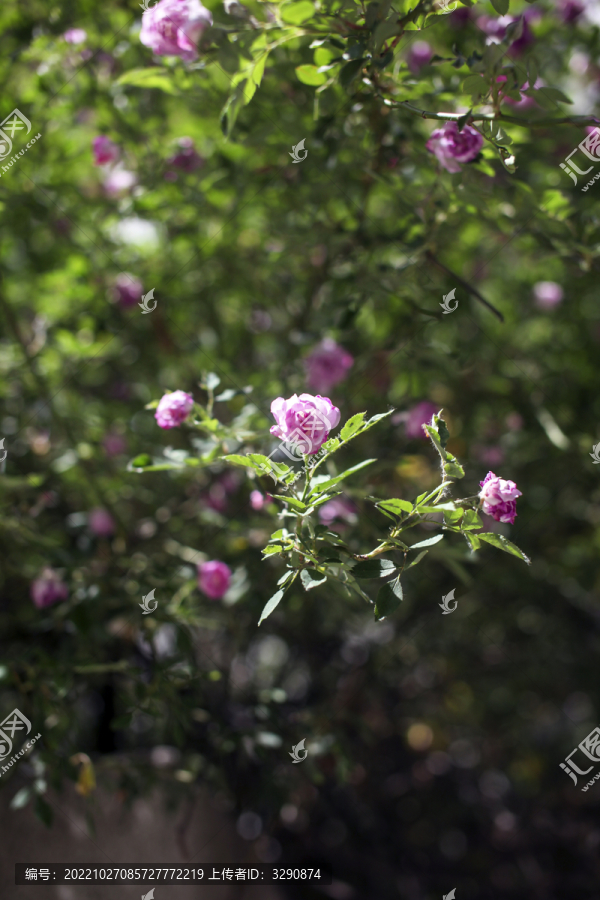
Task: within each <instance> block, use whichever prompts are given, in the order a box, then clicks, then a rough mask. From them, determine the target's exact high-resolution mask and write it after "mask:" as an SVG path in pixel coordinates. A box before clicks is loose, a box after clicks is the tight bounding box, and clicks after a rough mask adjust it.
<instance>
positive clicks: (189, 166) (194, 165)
mask: <svg viewBox="0 0 600 900" xmlns="http://www.w3.org/2000/svg"><path fill="white" fill-rule="evenodd" d="M178 143H179V146H180V148H181V149H180V150H179V152H178V153H175V155H174V156H170V157H169V159H168V160H167V165H169V166H172V167H174V168H175V169H179V170H180V171H181V172H184V173H185V174H188V173H189V172H195V171H196V169H199V168H200V167H201V166H203V165H204V160H203V159H202V157H201V156H200V154H199V153H197V152H196V148H195V147H194V142H193V140H192V139H191V138H189V137H183V138H180V139H179V141H178ZM165 179H166V180H167V181H176V180H177V172H173V171H172V169H168V170H167V171H166V172H165Z"/></svg>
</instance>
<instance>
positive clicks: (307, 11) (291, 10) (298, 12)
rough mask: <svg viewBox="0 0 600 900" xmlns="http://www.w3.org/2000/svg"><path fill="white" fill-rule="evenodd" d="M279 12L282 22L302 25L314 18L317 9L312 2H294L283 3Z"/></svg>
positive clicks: (304, 0)
mask: <svg viewBox="0 0 600 900" xmlns="http://www.w3.org/2000/svg"><path fill="white" fill-rule="evenodd" d="M279 12H280V15H281V19H282V21H284V22H287V23H289V24H290V25H301V24H302V23H303V22H307V21H308V20H309V19H310V18H312V16H313V15H314V12H315V8H314V6H313V4H312V3H310V0H294V2H293V3H283V4H282V5H281V6H280V7H279Z"/></svg>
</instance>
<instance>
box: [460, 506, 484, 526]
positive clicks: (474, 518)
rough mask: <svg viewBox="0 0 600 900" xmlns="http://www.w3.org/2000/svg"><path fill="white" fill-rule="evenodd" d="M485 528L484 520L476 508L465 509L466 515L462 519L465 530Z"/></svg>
mask: <svg viewBox="0 0 600 900" xmlns="http://www.w3.org/2000/svg"><path fill="white" fill-rule="evenodd" d="M480 528H483V522H482V521H481V518H480V517H479V515H478V514H477V511H476V510H474V509H467V510H465V517H464V519H463V521H462V530H463V531H478V530H479V529H480Z"/></svg>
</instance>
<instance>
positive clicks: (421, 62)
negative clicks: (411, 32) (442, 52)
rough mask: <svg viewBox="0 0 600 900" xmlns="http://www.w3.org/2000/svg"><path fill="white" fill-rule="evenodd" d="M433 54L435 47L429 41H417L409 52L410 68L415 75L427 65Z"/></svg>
mask: <svg viewBox="0 0 600 900" xmlns="http://www.w3.org/2000/svg"><path fill="white" fill-rule="evenodd" d="M432 56H433V49H432V47H431V46H430V44H428V43H427V41H415V42H414V44H413V45H412V47H411V48H410V50H409V53H408V68H409V69H410V70H411V72H413V73H414V74H415V75H416V74H417V72H418V71H419V69H420V68H421V67H422V66H426V65H427V64H428V63H429V61H430V60H431V57H432Z"/></svg>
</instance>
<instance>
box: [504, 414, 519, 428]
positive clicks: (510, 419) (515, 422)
mask: <svg viewBox="0 0 600 900" xmlns="http://www.w3.org/2000/svg"><path fill="white" fill-rule="evenodd" d="M506 427H507V428H510V430H511V431H520V430H521V428H522V427H523V416H521V415H519V413H518V412H511V413H509V414H508V415H507V417H506Z"/></svg>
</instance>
